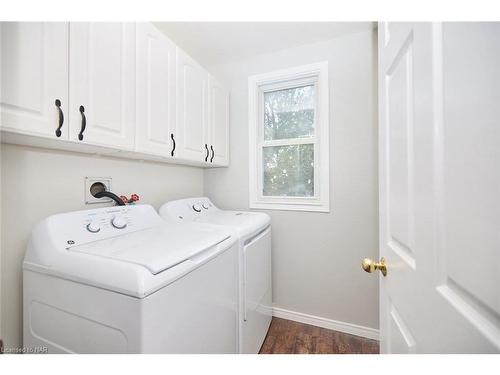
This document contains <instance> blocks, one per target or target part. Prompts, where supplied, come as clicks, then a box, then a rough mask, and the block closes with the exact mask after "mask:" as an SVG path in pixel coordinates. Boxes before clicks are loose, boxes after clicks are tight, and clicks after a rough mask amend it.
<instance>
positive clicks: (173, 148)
mask: <svg viewBox="0 0 500 375" xmlns="http://www.w3.org/2000/svg"><path fill="white" fill-rule="evenodd" d="M170 138H172V142H173V147H172V152H171V153H170V155H171V156H174V151H175V139H174V134H170Z"/></svg>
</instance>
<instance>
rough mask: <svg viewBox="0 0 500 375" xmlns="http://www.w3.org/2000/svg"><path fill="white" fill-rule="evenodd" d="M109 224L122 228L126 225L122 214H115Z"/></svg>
mask: <svg viewBox="0 0 500 375" xmlns="http://www.w3.org/2000/svg"><path fill="white" fill-rule="evenodd" d="M111 225H112V226H113V227H115V228H116V229H123V228H125V227H126V226H127V221H126V220H125V218H124V217H123V216H115V217H114V218H113V219H112V220H111Z"/></svg>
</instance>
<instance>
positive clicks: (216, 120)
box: [209, 77, 229, 166]
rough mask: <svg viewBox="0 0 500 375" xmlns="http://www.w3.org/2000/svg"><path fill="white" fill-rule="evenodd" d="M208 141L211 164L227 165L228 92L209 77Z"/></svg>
mask: <svg viewBox="0 0 500 375" xmlns="http://www.w3.org/2000/svg"><path fill="white" fill-rule="evenodd" d="M209 80H210V83H209V103H210V111H209V116H210V118H209V133H210V134H209V139H210V144H211V145H212V146H213V149H214V152H213V162H212V163H213V164H216V165H221V166H227V165H229V92H228V91H227V90H226V89H225V88H224V87H223V86H222V85H221V84H220V83H218V82H217V81H216V80H215V79H214V78H213V77H210V79H209Z"/></svg>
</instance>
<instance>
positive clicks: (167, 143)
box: [136, 22, 176, 156]
mask: <svg viewBox="0 0 500 375" xmlns="http://www.w3.org/2000/svg"><path fill="white" fill-rule="evenodd" d="M175 136H176V134H175V45H174V44H173V43H172V42H171V41H170V40H169V39H168V38H167V37H166V36H165V35H164V34H163V33H162V32H160V31H159V30H158V29H156V27H154V26H153V25H152V24H151V23H149V22H148V23H138V24H137V131H136V137H137V138H136V148H137V151H139V152H144V153H148V154H155V155H161V156H174V155H172V151H173V150H174V142H175ZM172 138H173V139H172ZM174 152H175V151H174Z"/></svg>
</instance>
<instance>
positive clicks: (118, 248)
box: [68, 225, 230, 275]
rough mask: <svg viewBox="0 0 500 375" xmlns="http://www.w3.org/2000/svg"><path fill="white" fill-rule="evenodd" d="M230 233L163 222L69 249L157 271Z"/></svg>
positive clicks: (192, 254)
mask: <svg viewBox="0 0 500 375" xmlns="http://www.w3.org/2000/svg"><path fill="white" fill-rule="evenodd" d="M229 237H230V235H229V234H228V233H226V232H225V231H222V230H220V231H219V230H213V229H212V230H207V229H205V228H197V227H194V226H184V225H183V226H167V225H165V226H159V227H155V228H150V229H145V230H141V231H137V232H133V233H128V234H125V235H121V236H118V237H114V238H109V239H105V240H101V241H96V242H92V243H88V244H85V245H78V246H72V247H70V248H68V251H71V252H78V253H83V254H88V255H92V256H97V257H101V258H103V259H113V260H116V261H121V262H127V263H133V264H137V265H140V266H143V267H145V268H147V269H148V270H149V271H150V272H151V273H152V274H154V275H156V274H158V273H160V272H162V271H165V270H167V269H169V268H171V267H174V266H176V265H178V264H180V263H182V262H184V261H185V260H187V259H189V258H191V257H193V256H195V255H197V254H200V253H202V252H204V251H205V250H208V249H211V248H213V247H214V246H217V245H218V244H220V243H222V242H224V241H225V240H227V239H228V238H229Z"/></svg>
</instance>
